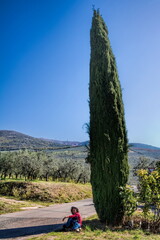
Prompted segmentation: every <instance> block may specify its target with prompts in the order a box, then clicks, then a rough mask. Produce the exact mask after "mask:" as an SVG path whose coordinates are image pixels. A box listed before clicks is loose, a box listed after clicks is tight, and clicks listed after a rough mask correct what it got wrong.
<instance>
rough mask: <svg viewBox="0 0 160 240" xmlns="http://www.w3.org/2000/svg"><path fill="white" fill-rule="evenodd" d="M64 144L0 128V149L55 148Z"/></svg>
mask: <svg viewBox="0 0 160 240" xmlns="http://www.w3.org/2000/svg"><path fill="white" fill-rule="evenodd" d="M65 146H66V145H64V144H63V143H60V142H56V141H55V142H54V141H49V140H45V139H41V138H34V137H31V136H28V135H26V134H23V133H19V132H16V131H9V130H0V151H3V150H5V151H9V150H19V149H33V150H41V149H57V148H61V147H65Z"/></svg>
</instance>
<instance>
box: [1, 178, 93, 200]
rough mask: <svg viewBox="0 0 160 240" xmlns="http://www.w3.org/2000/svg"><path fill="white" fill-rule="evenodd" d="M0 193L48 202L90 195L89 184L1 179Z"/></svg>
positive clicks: (83, 197)
mask: <svg viewBox="0 0 160 240" xmlns="http://www.w3.org/2000/svg"><path fill="white" fill-rule="evenodd" d="M0 194H1V195H4V196H11V197H14V198H16V199H20V200H32V201H39V202H48V203H64V202H72V201H77V200H80V199H85V198H89V197H91V196H92V193H91V186H90V184H75V183H62V182H45V183H44V182H25V181H21V182H20V181H17V182H16V181H14V182H13V181H2V182H1V183H0Z"/></svg>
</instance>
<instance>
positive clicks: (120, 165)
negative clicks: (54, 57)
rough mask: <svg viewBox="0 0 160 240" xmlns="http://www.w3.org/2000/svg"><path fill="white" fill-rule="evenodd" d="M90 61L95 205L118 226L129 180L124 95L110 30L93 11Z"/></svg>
mask: <svg viewBox="0 0 160 240" xmlns="http://www.w3.org/2000/svg"><path fill="white" fill-rule="evenodd" d="M90 36H91V59H90V85H89V97H90V103H89V104H90V125H89V135H90V154H89V156H88V160H89V161H90V163H91V184H92V190H93V201H94V204H95V208H96V211H97V214H98V216H99V218H100V220H101V221H102V222H106V223H107V224H108V225H119V224H120V223H121V221H122V218H123V215H124V211H123V203H122V199H121V198H120V194H119V187H120V186H125V184H126V182H127V179H128V172H129V168H128V156H127V155H128V140H127V131H126V126H125V119H124V107H123V101H122V91H121V86H120V82H119V79H118V73H117V68H116V62H115V58H114V55H113V53H112V49H111V46H110V42H109V39H108V30H107V27H106V25H105V23H104V21H103V19H102V17H101V16H100V14H99V10H94V13H93V19H92V28H91V32H90Z"/></svg>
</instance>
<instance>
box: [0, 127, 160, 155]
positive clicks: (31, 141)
mask: <svg viewBox="0 0 160 240" xmlns="http://www.w3.org/2000/svg"><path fill="white" fill-rule="evenodd" d="M88 143H89V141H84V142H79V141H63V140H53V139H47V138H36V137H32V136H29V135H27V134H23V133H20V132H17V131H13V130H0V151H2V150H5V151H9V150H20V149H33V150H41V149H42V150H43V149H57V148H67V147H76V146H77V147H78V146H85V145H88ZM130 149H145V150H147V149H148V150H153V151H154V150H155V151H156V150H158V151H160V148H158V147H154V146H152V145H148V144H142V143H130Z"/></svg>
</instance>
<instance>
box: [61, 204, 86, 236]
mask: <svg viewBox="0 0 160 240" xmlns="http://www.w3.org/2000/svg"><path fill="white" fill-rule="evenodd" d="M71 213H72V215H69V216H66V217H64V218H63V221H64V220H65V219H66V218H68V221H67V223H65V224H64V225H63V229H64V230H69V229H71V230H73V231H77V232H79V231H80V230H81V226H82V217H81V215H80V213H79V209H78V208H76V207H71Z"/></svg>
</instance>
